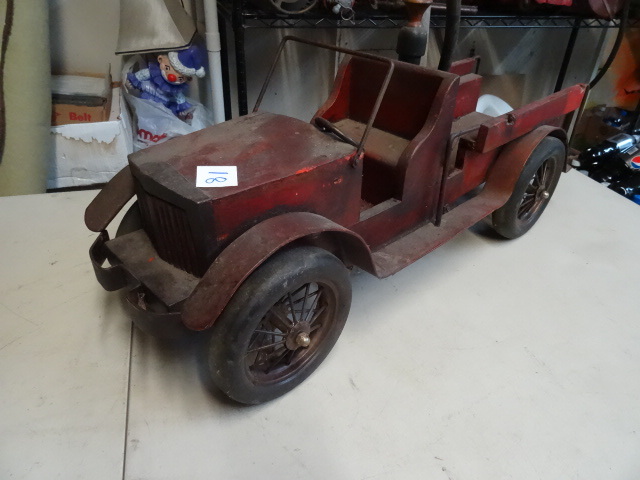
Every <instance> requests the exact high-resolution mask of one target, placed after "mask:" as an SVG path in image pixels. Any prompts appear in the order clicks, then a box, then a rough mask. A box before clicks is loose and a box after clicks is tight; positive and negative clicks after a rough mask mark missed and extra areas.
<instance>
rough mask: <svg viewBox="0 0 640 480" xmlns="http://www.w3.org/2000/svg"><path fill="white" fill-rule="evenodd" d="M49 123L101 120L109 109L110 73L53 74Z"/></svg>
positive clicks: (107, 116)
mask: <svg viewBox="0 0 640 480" xmlns="http://www.w3.org/2000/svg"><path fill="white" fill-rule="evenodd" d="M51 82H52V85H51V101H52V109H51V125H68V124H72V123H92V122H103V121H106V120H108V119H109V114H110V111H111V95H112V93H111V75H110V73H109V72H107V73H106V74H105V75H53V76H52V79H51Z"/></svg>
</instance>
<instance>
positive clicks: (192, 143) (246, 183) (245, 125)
mask: <svg viewBox="0 0 640 480" xmlns="http://www.w3.org/2000/svg"><path fill="white" fill-rule="evenodd" d="M355 151H356V149H355V147H353V146H351V145H348V144H346V143H343V142H340V141H338V140H335V139H334V138H332V137H330V136H329V135H326V134H324V133H322V132H320V131H319V130H318V129H317V128H315V127H314V126H313V125H311V124H309V123H306V122H303V121H302V120H298V119H295V118H291V117H287V116H283V115H275V114H271V113H254V114H250V115H247V116H244V117H241V118H238V119H235V120H230V121H228V122H224V123H221V124H218V125H214V126H212V127H208V128H205V129H203V130H200V131H198V132H195V133H192V134H189V135H185V136H182V137H178V138H174V139H171V140H169V141H167V142H165V143H163V144H160V145H156V146H153V147H150V148H147V149H144V150H141V151H139V152H137V153H134V154H132V155H130V157H129V162H130V164H131V166H132V171H133V173H134V175H135V176H137V177H138V178H140V177H149V178H151V179H153V180H154V181H155V182H157V183H158V184H160V185H161V186H162V187H165V188H168V189H170V190H173V191H176V190H180V191H182V193H183V194H187V195H186V196H188V197H190V198H191V199H192V200H195V201H198V202H202V201H207V200H209V199H216V198H222V197H225V196H229V195H233V194H235V193H238V192H240V191H244V190H247V189H250V188H254V187H258V186H260V185H264V184H267V183H270V182H273V181H276V180H278V179H281V178H285V177H289V176H291V175H298V174H302V173H305V172H308V171H310V170H313V169H315V168H317V167H319V166H321V165H324V164H326V163H329V162H332V161H334V160H336V159H339V158H345V157H349V156H351V155H353V154H355ZM198 166H235V167H237V172H238V185H237V186H230V187H224V188H212V187H209V188H206V187H204V188H197V187H196V174H197V167H198ZM140 179H141V180H142V178H140Z"/></svg>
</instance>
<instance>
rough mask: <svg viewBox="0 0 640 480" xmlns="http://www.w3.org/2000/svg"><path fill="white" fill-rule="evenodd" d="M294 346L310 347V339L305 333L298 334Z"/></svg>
mask: <svg viewBox="0 0 640 480" xmlns="http://www.w3.org/2000/svg"><path fill="white" fill-rule="evenodd" d="M296 344H297V345H298V346H299V347H305V348H306V347H308V346H309V345H311V337H310V336H309V334H308V333H306V332H302V333H299V334H298V336H297V337H296Z"/></svg>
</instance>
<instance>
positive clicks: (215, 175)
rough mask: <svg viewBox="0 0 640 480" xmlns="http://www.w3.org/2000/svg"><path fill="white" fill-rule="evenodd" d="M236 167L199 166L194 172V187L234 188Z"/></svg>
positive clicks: (236, 182)
mask: <svg viewBox="0 0 640 480" xmlns="http://www.w3.org/2000/svg"><path fill="white" fill-rule="evenodd" d="M237 185H238V167H235V166H231V167H220V166H212V167H206V166H199V167H198V170H197V172H196V187H236V186H237Z"/></svg>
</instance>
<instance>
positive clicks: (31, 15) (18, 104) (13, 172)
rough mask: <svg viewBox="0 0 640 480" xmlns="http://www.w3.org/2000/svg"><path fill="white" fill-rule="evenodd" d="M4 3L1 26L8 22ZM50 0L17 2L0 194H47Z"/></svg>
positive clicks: (7, 71) (6, 81) (7, 66)
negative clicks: (47, 3)
mask: <svg viewBox="0 0 640 480" xmlns="http://www.w3.org/2000/svg"><path fill="white" fill-rule="evenodd" d="M6 6H7V4H6V3H5V2H0V24H1V25H4V24H5V20H6V19H5V18H4V17H5V13H6ZM47 14H48V10H47V5H46V0H18V1H16V2H15V3H14V14H13V26H12V29H11V35H10V36H9V38H8V39H7V44H6V45H7V53H6V57H5V65H4V72H3V73H4V89H3V92H2V94H3V95H4V101H5V108H6V110H5V118H6V132H5V138H4V141H5V143H4V150H3V152H2V153H1V154H0V155H2V163H0V195H21V194H31V193H42V192H44V191H45V181H46V174H47V154H48V151H49V124H50V121H51V90H50V87H49V79H50V77H49V68H48V66H49V49H48V35H47V33H48V15H47Z"/></svg>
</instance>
